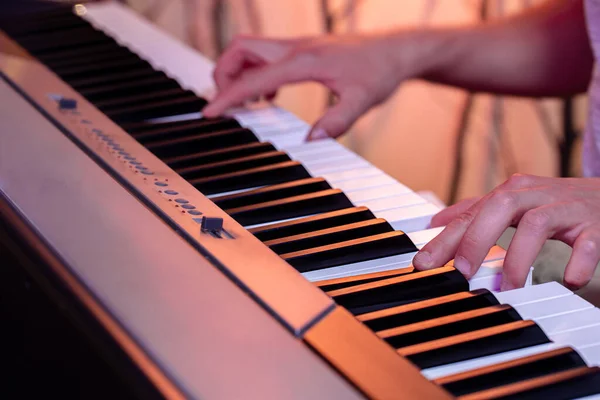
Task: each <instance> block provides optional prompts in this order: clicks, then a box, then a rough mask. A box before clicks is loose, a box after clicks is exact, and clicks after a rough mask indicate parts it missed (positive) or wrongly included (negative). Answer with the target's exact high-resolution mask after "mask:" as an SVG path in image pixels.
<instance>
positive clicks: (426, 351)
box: [397, 320, 550, 369]
mask: <svg viewBox="0 0 600 400" xmlns="http://www.w3.org/2000/svg"><path fill="white" fill-rule="evenodd" d="M549 342H550V340H549V339H548V337H546V335H545V334H544V331H542V329H541V328H540V327H539V326H537V325H536V324H535V323H534V322H533V321H529V320H527V321H516V322H510V323H507V324H503V325H499V326H494V327H490V328H485V329H481V330H478V331H474V332H468V333H463V334H460V335H456V336H451V337H447V338H443V339H438V340H433V341H431V342H425V343H420V344H416V345H412V346H408V347H402V348H399V349H397V351H398V353H399V354H400V355H401V356H403V357H406V358H407V359H409V360H410V361H411V362H412V363H413V364H415V365H416V366H418V367H419V368H422V369H424V368H433V367H438V366H440V365H446V364H451V363H455V362H459V361H465V360H470V359H473V358H478V357H485V356H489V355H492V354H498V353H502V352H506V351H512V350H518V349H522V348H525V347H531V346H537V345H539V344H544V343H549Z"/></svg>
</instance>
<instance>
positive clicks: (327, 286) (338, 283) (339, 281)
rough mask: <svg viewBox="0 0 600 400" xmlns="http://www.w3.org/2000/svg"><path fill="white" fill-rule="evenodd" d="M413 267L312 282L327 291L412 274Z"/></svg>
mask: <svg viewBox="0 0 600 400" xmlns="http://www.w3.org/2000/svg"><path fill="white" fill-rule="evenodd" d="M415 271H416V270H415V267H413V266H412V265H410V266H408V267H404V268H397V269H392V270H389V271H380V272H371V273H369V274H360V275H352V276H344V277H342V278H333V279H326V280H322V281H317V282H313V283H314V284H315V286H316V287H318V288H319V289H321V290H323V291H324V292H329V291H333V290H337V289H343V288H347V287H351V286H357V285H362V284H363V283H370V282H377V281H381V280H384V279H388V278H393V277H396V276H401V275H405V274H412V273H413V272H415Z"/></svg>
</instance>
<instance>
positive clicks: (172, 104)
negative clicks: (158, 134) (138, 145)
mask: <svg viewBox="0 0 600 400" xmlns="http://www.w3.org/2000/svg"><path fill="white" fill-rule="evenodd" d="M206 104H207V102H206V100H204V99H202V98H200V97H197V96H196V95H195V94H190V95H185V96H182V97H180V98H175V99H168V100H159V101H156V102H152V103H148V104H141V105H132V106H129V107H115V108H110V109H106V110H104V113H105V114H107V115H108V116H109V117H110V118H111V119H112V120H113V121H115V122H122V121H137V120H143V119H152V118H163V117H170V116H175V115H183V114H190V113H195V112H200V110H202V108H204V106H205V105H206Z"/></svg>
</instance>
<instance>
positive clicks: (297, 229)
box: [249, 207, 375, 242]
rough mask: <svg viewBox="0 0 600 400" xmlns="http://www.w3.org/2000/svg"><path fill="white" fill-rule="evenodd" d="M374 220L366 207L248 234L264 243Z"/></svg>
mask: <svg viewBox="0 0 600 400" xmlns="http://www.w3.org/2000/svg"><path fill="white" fill-rule="evenodd" d="M370 219H375V216H374V215H373V213H372V212H371V211H370V210H369V209H368V208H367V207H351V208H347V209H343V210H337V211H332V212H328V213H323V214H319V215H314V216H311V217H305V218H300V219H297V220H294V221H286V222H280V223H276V224H271V225H264V226H260V227H256V228H252V229H250V230H249V231H250V233H252V234H253V235H254V236H256V237H257V238H258V239H260V240H262V241H263V242H264V241H267V240H275V239H279V238H283V237H286V236H293V235H299V234H301V233H308V232H312V231H316V230H320V229H326V228H330V227H333V226H339V225H346V224H351V223H353V222H360V221H368V220H370Z"/></svg>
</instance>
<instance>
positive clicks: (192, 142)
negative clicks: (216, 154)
mask: <svg viewBox="0 0 600 400" xmlns="http://www.w3.org/2000/svg"><path fill="white" fill-rule="evenodd" d="M256 142H258V138H257V137H256V135H254V133H253V132H252V131H251V130H249V129H231V130H228V131H223V132H216V133H208V134H200V135H196V136H193V137H185V138H179V139H172V140H165V141H162V142H154V143H150V144H147V145H146V148H147V149H148V150H150V151H151V152H153V153H154V154H155V155H156V156H158V157H160V158H161V159H165V158H172V157H178V156H183V155H189V154H194V153H197V152H199V151H210V150H216V149H223V148H228V147H231V146H236V145H241V144H249V143H256ZM256 186H258V185H256Z"/></svg>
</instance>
